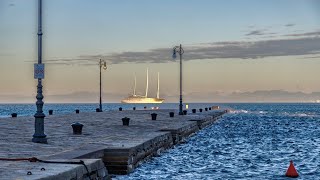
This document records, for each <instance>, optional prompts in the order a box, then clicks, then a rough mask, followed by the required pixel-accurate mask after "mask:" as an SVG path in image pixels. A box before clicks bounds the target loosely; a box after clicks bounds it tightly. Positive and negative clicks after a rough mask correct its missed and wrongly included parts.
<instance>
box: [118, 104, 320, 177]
mask: <svg viewBox="0 0 320 180" xmlns="http://www.w3.org/2000/svg"><path fill="white" fill-rule="evenodd" d="M226 106H229V107H230V108H232V109H233V110H232V111H231V113H229V114H228V115H226V116H224V118H222V119H220V120H219V121H218V122H217V123H215V124H214V125H212V126H211V127H208V128H206V129H203V130H202V131H200V132H199V133H197V134H196V135H194V136H192V137H191V138H189V139H188V140H187V142H186V143H184V144H181V145H177V146H176V147H175V148H173V149H169V150H167V151H166V152H164V153H163V154H162V155H161V156H160V157H155V158H152V159H151V160H149V161H147V162H146V163H143V164H142V165H141V166H140V167H139V168H137V169H136V170H135V171H134V172H133V173H132V174H130V175H128V176H117V177H116V179H121V180H122V179H139V180H140V179H223V180H224V179H290V178H287V177H285V176H284V174H285V172H286V169H287V168H288V166H289V161H290V160H293V161H294V164H295V167H296V168H297V170H298V172H299V174H300V177H299V178H298V179H313V180H314V179H320V155H319V153H320V105H319V104H227V105H226Z"/></svg>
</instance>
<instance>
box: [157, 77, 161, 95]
mask: <svg viewBox="0 0 320 180" xmlns="http://www.w3.org/2000/svg"><path fill="white" fill-rule="evenodd" d="M159 88H160V82H159V72H158V91H157V98H158V99H159Z"/></svg>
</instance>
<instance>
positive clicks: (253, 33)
mask: <svg viewBox="0 0 320 180" xmlns="http://www.w3.org/2000/svg"><path fill="white" fill-rule="evenodd" d="M265 34H267V33H266V32H265V30H253V31H250V32H249V33H247V34H245V35H246V36H262V35H265Z"/></svg>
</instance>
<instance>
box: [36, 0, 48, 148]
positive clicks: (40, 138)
mask: <svg viewBox="0 0 320 180" xmlns="http://www.w3.org/2000/svg"><path fill="white" fill-rule="evenodd" d="M41 16H42V0H38V63H37V64H34V78H35V79H38V85H37V96H36V97H37V102H36V105H37V112H36V113H35V115H34V117H35V122H34V127H35V132H34V134H33V138H32V142H35V143H48V142H47V138H46V137H47V136H46V135H45V134H44V117H46V116H45V115H44V113H43V104H44V103H43V101H42V99H43V94H42V79H43V78H44V64H42V17H41Z"/></svg>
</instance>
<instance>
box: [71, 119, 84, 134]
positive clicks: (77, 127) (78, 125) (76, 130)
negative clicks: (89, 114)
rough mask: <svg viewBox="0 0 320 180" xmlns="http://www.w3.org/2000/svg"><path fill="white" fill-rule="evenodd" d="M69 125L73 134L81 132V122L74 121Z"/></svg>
mask: <svg viewBox="0 0 320 180" xmlns="http://www.w3.org/2000/svg"><path fill="white" fill-rule="evenodd" d="M71 126H72V130H73V134H82V127H83V124H81V123H78V122H76V123H73V124H71Z"/></svg>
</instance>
